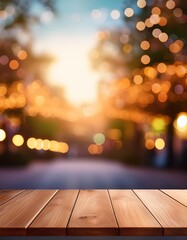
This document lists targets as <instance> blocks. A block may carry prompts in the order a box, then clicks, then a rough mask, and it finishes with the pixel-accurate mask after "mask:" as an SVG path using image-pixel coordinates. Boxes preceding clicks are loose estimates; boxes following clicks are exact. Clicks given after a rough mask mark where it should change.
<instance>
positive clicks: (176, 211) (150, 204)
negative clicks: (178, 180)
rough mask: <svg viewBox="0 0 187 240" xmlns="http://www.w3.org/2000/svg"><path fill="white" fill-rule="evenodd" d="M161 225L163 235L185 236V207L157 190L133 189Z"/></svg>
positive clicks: (186, 226)
mask: <svg viewBox="0 0 187 240" xmlns="http://www.w3.org/2000/svg"><path fill="white" fill-rule="evenodd" d="M134 192H135V193H136V194H137V195H138V197H139V198H140V199H141V200H142V201H143V203H144V204H145V205H146V207H147V208H148V209H149V210H150V211H151V212H152V214H153V215H154V216H155V217H156V219H157V220H158V221H159V223H160V224H161V225H162V227H163V228H164V229H163V233H164V235H168V236H176V235H178V236H187V208H186V207H185V206H183V205H181V204H180V203H178V202H177V201H175V200H174V199H172V198H170V197H169V196H167V195H166V194H164V193H162V192H161V191H159V190H134Z"/></svg>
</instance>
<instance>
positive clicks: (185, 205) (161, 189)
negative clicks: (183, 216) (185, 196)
mask: <svg viewBox="0 0 187 240" xmlns="http://www.w3.org/2000/svg"><path fill="white" fill-rule="evenodd" d="M159 190H160V192H162V193H164V194H165V195H166V196H168V197H170V198H171V199H173V200H175V201H176V202H177V203H180V204H181V205H182V206H184V207H187V206H186V205H185V204H183V203H181V202H180V201H179V200H177V199H176V198H174V197H172V196H170V195H169V194H168V193H166V192H164V191H163V190H162V189H159Z"/></svg>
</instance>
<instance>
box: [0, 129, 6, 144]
mask: <svg viewBox="0 0 187 240" xmlns="http://www.w3.org/2000/svg"><path fill="white" fill-rule="evenodd" d="M5 138H6V133H5V131H4V130H3V129H0V142H2V141H3V140H5Z"/></svg>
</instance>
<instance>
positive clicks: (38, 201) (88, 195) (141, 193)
mask: <svg viewBox="0 0 187 240" xmlns="http://www.w3.org/2000/svg"><path fill="white" fill-rule="evenodd" d="M24 235H27V236H66V235H68V236H118V235H120V236H159V235H160V236H162V235H167V236H175V235H177V236H187V190H12V191H11V190H1V191H0V236H24Z"/></svg>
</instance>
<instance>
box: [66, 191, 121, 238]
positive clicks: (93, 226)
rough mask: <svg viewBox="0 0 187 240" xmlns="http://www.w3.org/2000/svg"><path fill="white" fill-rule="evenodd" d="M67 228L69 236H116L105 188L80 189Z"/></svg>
mask: <svg viewBox="0 0 187 240" xmlns="http://www.w3.org/2000/svg"><path fill="white" fill-rule="evenodd" d="M67 230H68V231H67V233H68V235H71V236H117V235H118V226H117V223H116V219H115V216H114V213H113V209H112V205H111V202H110V199H109V196H108V192H107V190H81V191H80V193H79V196H78V199H77V202H76V204H75V207H74V210H73V213H72V216H71V218H70V221H69V224H68V229H67Z"/></svg>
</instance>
